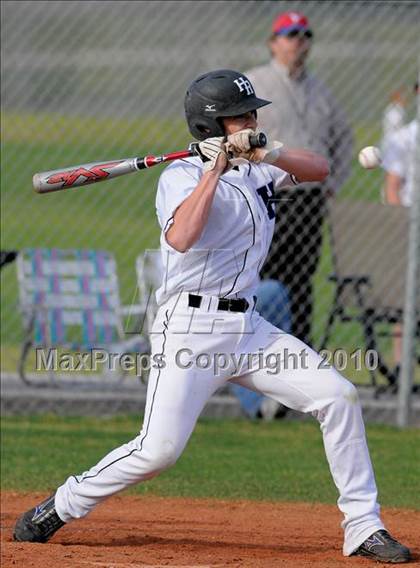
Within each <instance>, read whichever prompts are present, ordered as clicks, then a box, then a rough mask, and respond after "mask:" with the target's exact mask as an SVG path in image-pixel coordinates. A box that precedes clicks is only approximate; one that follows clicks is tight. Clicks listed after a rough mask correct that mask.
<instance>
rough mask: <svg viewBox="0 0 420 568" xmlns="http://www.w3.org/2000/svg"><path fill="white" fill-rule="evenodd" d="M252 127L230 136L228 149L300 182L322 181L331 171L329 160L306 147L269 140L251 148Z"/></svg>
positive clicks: (236, 154) (235, 154)
mask: <svg viewBox="0 0 420 568" xmlns="http://www.w3.org/2000/svg"><path fill="white" fill-rule="evenodd" d="M251 132H252V130H250V129H245V130H241V131H239V132H235V133H234V134H231V135H229V136H228V151H230V152H232V153H233V155H234V156H237V157H242V158H245V159H247V160H249V161H251V162H257V163H261V162H262V163H265V164H269V165H271V166H275V167H277V168H279V169H281V170H282V171H284V172H287V173H288V174H290V175H291V176H293V177H294V178H296V179H297V180H298V181H299V182H304V181H318V182H322V181H324V180H325V178H326V177H327V176H328V174H329V172H330V168H329V164H328V160H327V159H326V158H324V156H321V154H317V153H315V152H312V151H310V150H306V149H304V148H286V147H285V146H284V145H283V144H282V143H281V142H278V141H277V140H274V141H273V142H268V143H267V144H266V146H264V147H263V148H251V147H250V143H249V134H250V133H251Z"/></svg>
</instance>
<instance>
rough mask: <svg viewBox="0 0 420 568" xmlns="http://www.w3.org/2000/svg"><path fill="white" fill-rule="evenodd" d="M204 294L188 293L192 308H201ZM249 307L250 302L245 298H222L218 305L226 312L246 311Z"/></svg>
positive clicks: (218, 307)
mask: <svg viewBox="0 0 420 568" xmlns="http://www.w3.org/2000/svg"><path fill="white" fill-rule="evenodd" d="M202 300H203V296H198V295H197V294H188V305H189V307H190V308H199V307H200V306H201V302H202ZM248 308H249V302H248V301H247V300H245V298H220V299H219V303H218V305H217V309H218V310H222V311H224V312H242V313H245V312H246V311H247V309H248Z"/></svg>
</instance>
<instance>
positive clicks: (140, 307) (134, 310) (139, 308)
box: [120, 304, 147, 316]
mask: <svg viewBox="0 0 420 568" xmlns="http://www.w3.org/2000/svg"><path fill="white" fill-rule="evenodd" d="M146 310H147V305H146V304H132V305H131V306H121V307H120V313H121V315H123V316H129V315H137V314H144V313H145V311H146Z"/></svg>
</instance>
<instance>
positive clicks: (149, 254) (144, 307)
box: [136, 250, 164, 334]
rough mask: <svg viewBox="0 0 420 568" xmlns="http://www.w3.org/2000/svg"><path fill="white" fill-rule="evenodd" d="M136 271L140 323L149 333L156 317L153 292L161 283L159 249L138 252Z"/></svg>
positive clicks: (162, 272) (161, 264)
mask: <svg viewBox="0 0 420 568" xmlns="http://www.w3.org/2000/svg"><path fill="white" fill-rule="evenodd" d="M136 273H137V285H138V288H139V296H140V311H141V313H142V316H143V321H142V324H143V327H144V331H145V333H146V334H147V333H150V330H151V328H152V325H153V321H154V319H155V317H156V312H157V309H158V306H157V303H156V296H155V293H156V290H157V289H158V288H159V287H160V285H161V282H162V279H163V274H164V268H163V263H162V256H161V252H160V250H146V251H145V252H144V253H143V254H140V255H139V256H138V257H137V259H136ZM142 331H143V330H142Z"/></svg>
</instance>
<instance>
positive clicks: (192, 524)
mask: <svg viewBox="0 0 420 568" xmlns="http://www.w3.org/2000/svg"><path fill="white" fill-rule="evenodd" d="M45 496H46V495H44V494H22V493H19V494H18V493H11V492H8V493H3V494H2V496H1V504H2V508H1V549H2V550H1V566H2V568H9V567H13V568H20V567H22V568H30V567H31V568H32V567H33V568H38V567H39V568H41V567H42V568H58V567H60V568H70V567H71V568H79V567H80V568H89V567H92V568H135V567H142V568H147V567H148V568H152V567H153V568H158V567H161V566H166V567H172V568H174V567H181V566H182V567H184V568H187V567H189V568H193V567H194V568H210V567H211V568H213V567H214V568H219V567H224V566H226V567H235V568H236V567H238V568H239V567H241V568H242V567H247V568H248V567H249V568H260V567H261V568H275V567H277V566H279V567H280V566H281V567H282V568H284V567H289V566H290V567H293V568H299V567H306V568H309V567H311V568H321V567H322V568H330V567H335V566H343V567H344V566H347V567H350V566H355V567H357V566H360V567H361V568H362V567H363V566H372V567H374V566H380V564H373V563H372V562H371V561H369V560H366V559H363V558H344V557H343V556H342V554H341V545H342V541H341V528H340V524H339V523H340V520H341V517H340V513H339V511H338V510H337V509H336V508H335V507H333V506H330V505H311V504H305V503H257V502H251V501H212V500H206V499H173V498H171V499H169V498H168V499H166V498H158V497H130V496H122V497H114V498H112V499H110V500H109V501H107V502H106V503H104V504H103V505H101V506H99V507H98V508H97V509H96V510H95V511H94V512H93V513H92V514H91V515H90V516H89V517H88V518H86V519H83V520H81V521H78V522H75V523H73V524H69V525H67V526H66V527H64V528H63V529H62V530H61V531H60V532H58V533H57V534H56V535H55V536H54V537H53V539H52V540H51V541H50V542H49V543H48V544H23V543H16V542H13V541H12V529H13V526H14V522H15V520H16V517H17V516H18V515H19V514H20V513H21V512H22V511H24V510H26V509H28V508H30V507H32V506H33V505H34V503H36V502H37V501H38V500H40V499H41V498H44V497H45ZM383 516H384V519H385V522H386V524H387V526H388V528H389V530H390V531H391V532H393V533H395V535H396V536H397V537H398V538H400V539H401V540H402V541H403V542H404V543H406V544H407V545H409V546H410V547H411V548H412V550H413V552H414V554H415V557H414V563H413V564H412V565H417V566H420V512H418V511H407V510H401V509H388V510H385V511H384V515H383Z"/></svg>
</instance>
